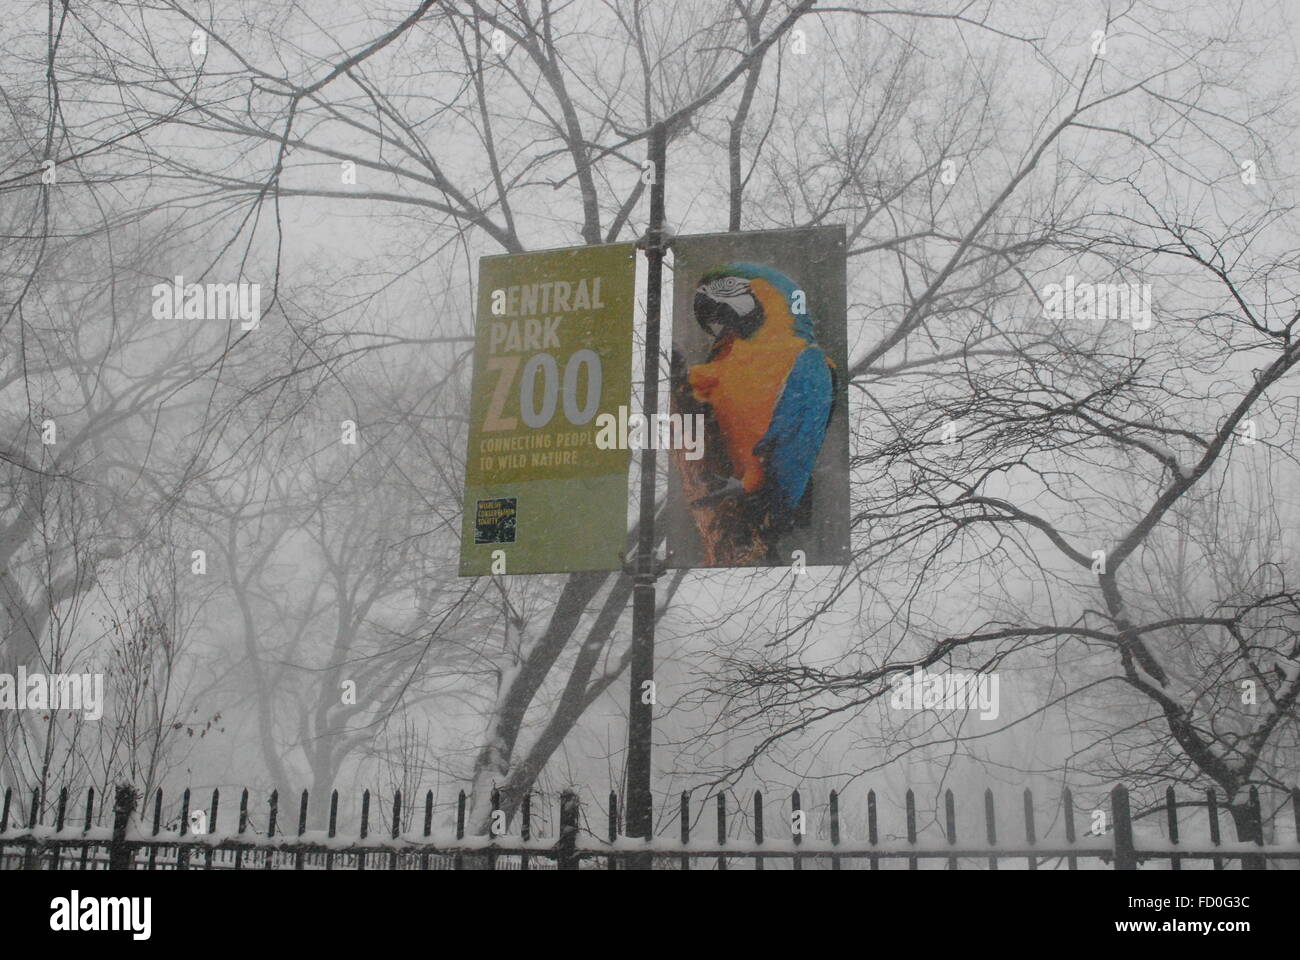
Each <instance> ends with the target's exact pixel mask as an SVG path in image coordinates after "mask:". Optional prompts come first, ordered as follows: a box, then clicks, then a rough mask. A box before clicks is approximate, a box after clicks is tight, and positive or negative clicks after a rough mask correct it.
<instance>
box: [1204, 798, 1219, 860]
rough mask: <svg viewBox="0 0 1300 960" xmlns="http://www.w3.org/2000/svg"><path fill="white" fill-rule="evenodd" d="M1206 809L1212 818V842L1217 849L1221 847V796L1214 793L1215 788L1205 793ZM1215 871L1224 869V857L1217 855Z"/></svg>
mask: <svg viewBox="0 0 1300 960" xmlns="http://www.w3.org/2000/svg"><path fill="white" fill-rule="evenodd" d="M1205 808H1206V812H1207V813H1208V814H1209V818H1210V842H1211V843H1212V844H1214V845H1215V846H1216V847H1217V846H1218V845H1219V842H1220V840H1219V795H1218V794H1217V793H1215V792H1214V788H1213V787H1209V788H1207V789H1206V791H1205ZM1214 869H1215V870H1222V869H1223V857H1220V856H1218V855H1217V854H1216V855H1215V857H1214Z"/></svg>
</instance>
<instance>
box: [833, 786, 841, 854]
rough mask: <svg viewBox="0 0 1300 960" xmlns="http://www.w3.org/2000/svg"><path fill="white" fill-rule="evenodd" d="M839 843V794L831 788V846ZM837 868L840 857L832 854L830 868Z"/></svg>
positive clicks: (836, 845)
mask: <svg viewBox="0 0 1300 960" xmlns="http://www.w3.org/2000/svg"><path fill="white" fill-rule="evenodd" d="M839 845H840V795H839V794H838V793H837V792H836V791H834V790H832V791H831V846H832V847H838V846H839ZM839 868H840V858H839V857H837V856H834V855H832V856H831V869H832V870H838V869H839Z"/></svg>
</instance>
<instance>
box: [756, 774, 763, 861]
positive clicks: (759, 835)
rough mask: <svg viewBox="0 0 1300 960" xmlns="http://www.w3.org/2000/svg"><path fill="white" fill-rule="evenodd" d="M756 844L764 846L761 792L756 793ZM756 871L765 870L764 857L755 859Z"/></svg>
mask: <svg viewBox="0 0 1300 960" xmlns="http://www.w3.org/2000/svg"><path fill="white" fill-rule="evenodd" d="M754 844H755V845H756V846H760V847H761V846H762V845H763V794H762V792H761V791H759V790H755V791H754ZM754 869H755V870H762V869H763V858H762V857H760V856H755V857H754Z"/></svg>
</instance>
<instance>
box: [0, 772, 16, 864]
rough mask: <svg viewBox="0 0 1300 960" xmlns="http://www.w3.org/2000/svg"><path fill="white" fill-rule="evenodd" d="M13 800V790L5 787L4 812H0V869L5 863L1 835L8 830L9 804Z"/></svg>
mask: <svg viewBox="0 0 1300 960" xmlns="http://www.w3.org/2000/svg"><path fill="white" fill-rule="evenodd" d="M13 798H14V788H13V787H5V803H4V811H3V812H0V867H3V866H4V862H5V858H4V852H5V845H4V842H3V840H4V837H3V834H4V832H5V831H6V830H8V829H9V804H10V802H11V801H12V800H13Z"/></svg>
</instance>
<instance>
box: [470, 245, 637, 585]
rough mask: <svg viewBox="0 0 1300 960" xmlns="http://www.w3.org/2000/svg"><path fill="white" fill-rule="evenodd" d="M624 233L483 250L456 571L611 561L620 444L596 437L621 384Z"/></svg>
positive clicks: (631, 258) (617, 522) (623, 492)
mask: <svg viewBox="0 0 1300 960" xmlns="http://www.w3.org/2000/svg"><path fill="white" fill-rule="evenodd" d="M635 283H636V259H635V246H634V245H633V244H630V243H619V244H609V245H607V246H599V247H573V248H570V249H566V250H547V251H542V252H539V253H524V254H508V255H505V256H497V257H484V258H483V259H481V260H480V261H479V296H478V312H477V318H478V319H477V323H476V325H475V345H474V386H473V393H472V396H471V399H470V425H469V449H468V451H467V453H466V457H465V509H464V519H463V522H462V525H461V550H460V574H461V576H484V575H487V574H490V573H561V572H569V571H574V570H616V569H619V568H620V567H621V566H622V553H623V550H624V540H625V537H626V530H627V502H628V501H627V469H628V459H629V454H628V451H627V450H626V449H616V448H615V449H604V448H603V447H609V446H610V445H609V444H602V445H598V444H597V442H596V441H597V428H598V425H599V424H598V420H599V419H600V418H601V415H602V414H609V415H611V416H613V417H617V416H618V414H619V408H620V407H624V408H626V407H627V406H628V405H629V403H630V400H631V390H632V314H633V306H634V302H635Z"/></svg>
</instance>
